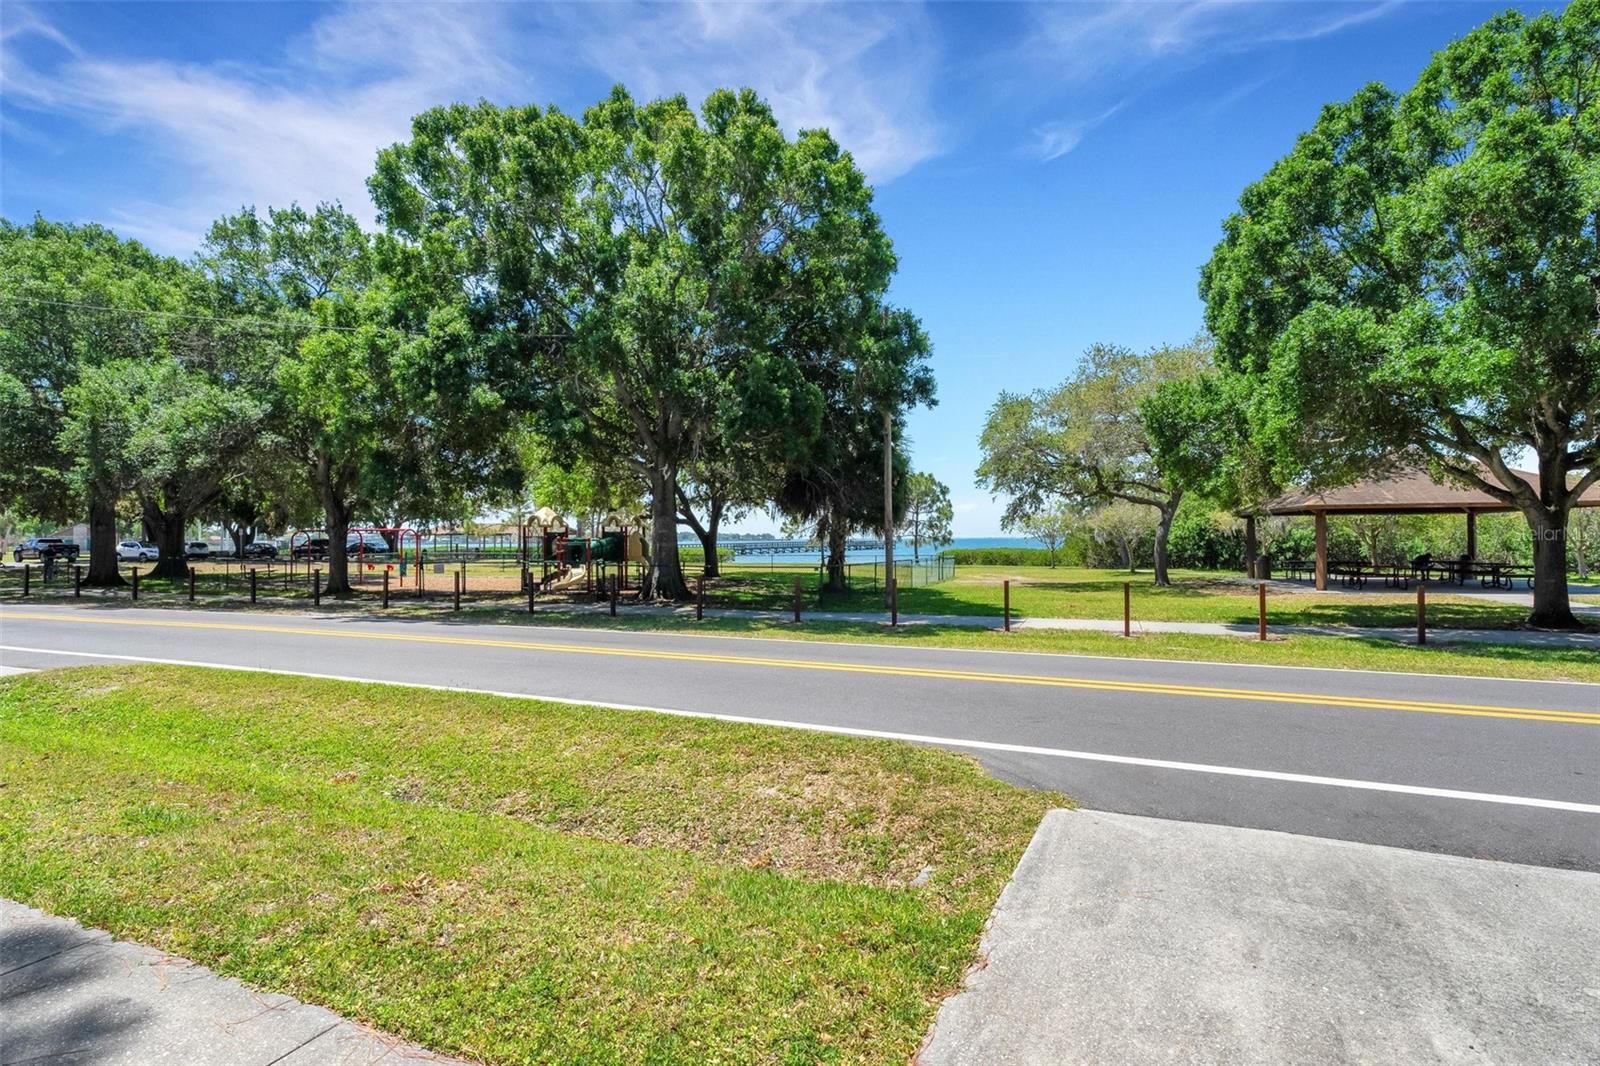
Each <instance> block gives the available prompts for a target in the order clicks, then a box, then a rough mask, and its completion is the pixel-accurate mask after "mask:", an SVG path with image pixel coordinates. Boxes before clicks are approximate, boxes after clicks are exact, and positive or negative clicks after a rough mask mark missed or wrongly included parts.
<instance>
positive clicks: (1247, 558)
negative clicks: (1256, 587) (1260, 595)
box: [1244, 514, 1261, 577]
mask: <svg viewBox="0 0 1600 1066" xmlns="http://www.w3.org/2000/svg"><path fill="white" fill-rule="evenodd" d="M1260 550H1261V543H1260V540H1259V538H1258V537H1257V535H1256V516H1255V515H1253V514H1251V515H1245V516H1244V576H1245V577H1260V576H1261V574H1260V573H1259V572H1258V571H1257V567H1258V565H1259V564H1258V563H1257V562H1256V559H1257V555H1258V553H1259V552H1260Z"/></svg>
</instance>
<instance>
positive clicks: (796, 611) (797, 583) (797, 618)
mask: <svg viewBox="0 0 1600 1066" xmlns="http://www.w3.org/2000/svg"><path fill="white" fill-rule="evenodd" d="M794 620H795V621H796V622H798V621H800V579H799V578H795V579H794Z"/></svg>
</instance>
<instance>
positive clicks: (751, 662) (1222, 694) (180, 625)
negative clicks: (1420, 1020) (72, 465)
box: [0, 610, 1600, 726]
mask: <svg viewBox="0 0 1600 1066" xmlns="http://www.w3.org/2000/svg"><path fill="white" fill-rule="evenodd" d="M0 617H3V618H6V619H13V620H26V621H32V622H57V623H65V624H68V625H75V624H89V625H113V626H136V627H143V628H161V629H198V630H212V631H227V632H237V633H273V634H279V635H285V636H304V637H321V638H332V639H337V640H378V641H393V642H403V643H411V644H434V645H446V646H455V647H471V648H508V649H514V650H517V651H541V652H551V653H554V654H557V655H604V656H614V657H617V658H625V659H651V660H658V661H667V662H692V663H714V664H718V665H728V666H741V667H750V666H755V667H766V668H771V669H780V670H822V671H827V672H831V673H845V674H867V675H872V676H878V677H911V678H922V679H926V680H935V681H967V682H978V683H988V684H1000V685H1035V686H1040V687H1044V688H1065V689H1086V690H1091V691H1096V692H1125V693H1134V694H1139V695H1149V696H1179V697H1190V698H1195V699H1210V700H1245V701H1248V702H1252V703H1282V704H1303V705H1307V706H1314V707H1346V708H1355V709H1360V710H1373V711H1411V712H1414V713H1418V714H1448V715H1456V716H1459V717H1466V718H1509V719H1514V720H1518V721H1529V722H1559V723H1562V724H1566V725H1594V726H1600V711H1596V712H1593V713H1591V712H1585V711H1562V710H1548V709H1543V708H1535V707H1502V706H1495V705H1492V704H1474V703H1448V702H1436V701H1431V700H1405V699H1389V698H1377V697H1371V696H1350V695H1337V694H1332V693H1310V692H1278V691H1273V690H1269V689H1247V688H1219V687H1213V686H1209V685H1178V684H1165V683H1158V682H1149V681H1113V680H1102V679H1097V678H1077V677H1057V676H1053V675H1050V674H1011V673H997V672H992V671H985V670H944V669H939V668H936V667H920V666H918V667H913V666H884V665H877V664H871V663H849V662H836V661H827V660H821V659H780V658H770V657H765V656H753V655H718V654H715V653H708V652H688V651H651V650H649V649H644V648H617V647H607V646H605V645H600V644H568V643H561V642H553V641H528V640H491V639H487V638H484V637H450V636H443V635H440V634H422V633H394V632H359V631H355V630H350V629H344V628H338V629H332V628H327V627H318V626H295V625H258V624H250V623H245V622H190V621H181V620H177V619H174V620H171V621H166V620H160V621H158V620H154V619H140V618H108V617H105V616H103V615H89V614H77V613H74V614H73V615H71V616H70V617H69V616H63V615H59V614H35V613H28V612H25V611H11V610H8V611H5V612H4V614H3V615H0Z"/></svg>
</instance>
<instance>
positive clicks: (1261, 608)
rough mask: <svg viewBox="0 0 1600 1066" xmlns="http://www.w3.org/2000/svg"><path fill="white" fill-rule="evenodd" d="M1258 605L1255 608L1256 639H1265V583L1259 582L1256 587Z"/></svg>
mask: <svg viewBox="0 0 1600 1066" xmlns="http://www.w3.org/2000/svg"><path fill="white" fill-rule="evenodd" d="M1256 595H1257V599H1258V601H1259V602H1258V604H1257V607H1256V639H1257V640H1266V639H1267V583H1266V582H1265V581H1263V582H1261V583H1260V584H1258V585H1257V586H1256Z"/></svg>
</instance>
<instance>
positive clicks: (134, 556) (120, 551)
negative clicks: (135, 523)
mask: <svg viewBox="0 0 1600 1066" xmlns="http://www.w3.org/2000/svg"><path fill="white" fill-rule="evenodd" d="M117 558H118V559H120V560H122V561H123V562H141V563H147V562H149V561H150V560H152V559H159V558H161V549H160V548H158V547H156V546H155V545H154V544H151V543H150V542H149V541H147V540H125V541H123V542H122V543H121V544H118V545H117Z"/></svg>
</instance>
